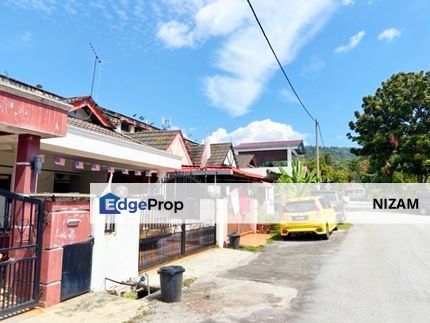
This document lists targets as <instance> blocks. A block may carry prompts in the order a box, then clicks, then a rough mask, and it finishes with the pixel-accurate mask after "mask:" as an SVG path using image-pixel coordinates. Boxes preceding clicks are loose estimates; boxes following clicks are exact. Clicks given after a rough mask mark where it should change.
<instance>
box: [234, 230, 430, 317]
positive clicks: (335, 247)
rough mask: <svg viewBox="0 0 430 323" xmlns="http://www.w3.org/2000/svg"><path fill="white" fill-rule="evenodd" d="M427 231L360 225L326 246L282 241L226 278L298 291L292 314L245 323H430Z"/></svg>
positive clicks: (268, 313) (280, 312)
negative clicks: (263, 283)
mask: <svg viewBox="0 0 430 323" xmlns="http://www.w3.org/2000/svg"><path fill="white" fill-rule="evenodd" d="M429 231H430V226H429V225H355V226H353V227H352V228H351V229H350V230H349V232H347V233H346V232H335V233H333V235H332V237H331V239H330V240H329V241H320V240H313V239H306V238H302V239H299V240H293V241H286V242H284V241H279V242H276V243H275V244H274V245H272V246H269V247H268V248H266V250H265V251H264V252H263V253H262V254H261V255H260V257H258V258H257V259H255V260H253V261H252V262H251V263H249V264H248V265H246V266H243V267H240V268H237V269H235V270H233V271H230V272H229V273H227V275H226V276H229V277H231V278H233V277H235V278H236V279H247V280H250V279H254V280H257V281H262V282H267V283H270V284H272V285H273V288H277V286H289V287H294V288H296V289H297V291H298V294H297V297H296V298H295V299H294V300H293V301H292V303H291V306H290V308H282V309H267V310H264V311H259V312H258V313H255V312H254V313H252V315H250V316H249V317H248V318H247V319H245V320H243V321H255V322H259V321H270V322H402V323H403V322H430V234H429ZM253 277H254V278H253Z"/></svg>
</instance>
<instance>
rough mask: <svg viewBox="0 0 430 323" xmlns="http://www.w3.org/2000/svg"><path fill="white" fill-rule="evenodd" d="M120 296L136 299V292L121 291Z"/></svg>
mask: <svg viewBox="0 0 430 323" xmlns="http://www.w3.org/2000/svg"><path fill="white" fill-rule="evenodd" d="M121 297H124V298H128V299H137V292H135V291H133V290H129V291H126V292H122V293H121Z"/></svg>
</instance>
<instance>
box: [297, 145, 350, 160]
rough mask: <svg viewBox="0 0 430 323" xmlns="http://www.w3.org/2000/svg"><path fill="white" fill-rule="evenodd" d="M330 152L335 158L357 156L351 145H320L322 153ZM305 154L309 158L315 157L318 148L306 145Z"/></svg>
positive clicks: (346, 158) (348, 158) (347, 158)
mask: <svg viewBox="0 0 430 323" xmlns="http://www.w3.org/2000/svg"><path fill="white" fill-rule="evenodd" d="M324 154H329V155H330V156H331V157H332V158H333V159H334V160H337V161H347V160H350V159H353V158H356V156H355V155H354V154H353V153H352V152H351V148H350V147H334V146H331V147H320V155H321V156H322V155H324ZM305 156H306V158H307V159H315V157H316V148H315V146H305Z"/></svg>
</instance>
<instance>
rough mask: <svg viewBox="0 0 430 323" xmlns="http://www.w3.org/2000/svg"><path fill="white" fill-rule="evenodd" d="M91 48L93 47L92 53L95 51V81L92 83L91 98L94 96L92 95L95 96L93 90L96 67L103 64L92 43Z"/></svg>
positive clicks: (94, 72)
mask: <svg viewBox="0 0 430 323" xmlns="http://www.w3.org/2000/svg"><path fill="white" fill-rule="evenodd" d="M90 47H91V50H92V51H93V53H94V68H93V80H92V82H91V93H90V96H92V95H93V89H94V78H95V76H96V67H97V63H99V64H101V63H102V60H101V59H100V57H99V55H97V52H96V50H95V49H94V46H93V44H91V43H90Z"/></svg>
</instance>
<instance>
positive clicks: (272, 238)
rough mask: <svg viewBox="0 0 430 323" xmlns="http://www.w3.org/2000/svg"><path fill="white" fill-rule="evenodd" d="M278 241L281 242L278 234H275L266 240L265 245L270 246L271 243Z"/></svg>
mask: <svg viewBox="0 0 430 323" xmlns="http://www.w3.org/2000/svg"><path fill="white" fill-rule="evenodd" d="M280 240H282V237H281V235H280V234H279V232H277V233H274V234H273V235H272V236H271V237H270V238H269V239H267V240H266V243H267V244H271V243H273V242H275V241H280Z"/></svg>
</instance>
